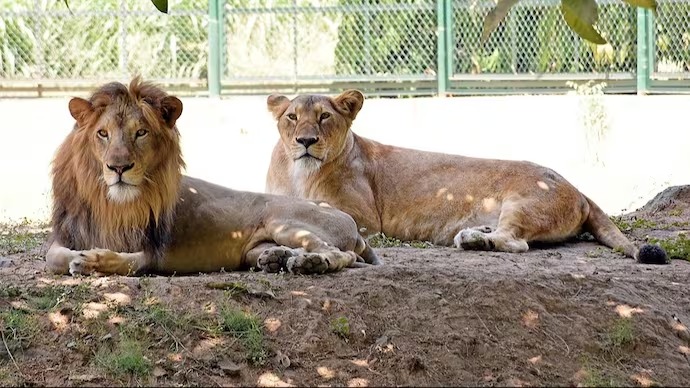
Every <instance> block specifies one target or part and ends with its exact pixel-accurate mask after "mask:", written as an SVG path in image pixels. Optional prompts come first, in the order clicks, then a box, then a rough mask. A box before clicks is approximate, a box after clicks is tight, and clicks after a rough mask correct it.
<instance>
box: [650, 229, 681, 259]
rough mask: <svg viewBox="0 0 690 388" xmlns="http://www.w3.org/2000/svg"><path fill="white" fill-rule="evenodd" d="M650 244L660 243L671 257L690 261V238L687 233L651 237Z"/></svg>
mask: <svg viewBox="0 0 690 388" xmlns="http://www.w3.org/2000/svg"><path fill="white" fill-rule="evenodd" d="M649 243H650V244H658V245H659V246H661V247H662V248H664V250H665V251H666V253H667V254H668V257H669V258H671V259H677V260H688V261H690V238H688V237H687V236H686V235H685V234H679V235H678V236H676V237H672V238H667V239H657V238H649Z"/></svg>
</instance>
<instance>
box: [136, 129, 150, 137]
mask: <svg viewBox="0 0 690 388" xmlns="http://www.w3.org/2000/svg"><path fill="white" fill-rule="evenodd" d="M147 133H149V131H147V130H145V129H140V130H138V131H137V137H142V136H146V134H147Z"/></svg>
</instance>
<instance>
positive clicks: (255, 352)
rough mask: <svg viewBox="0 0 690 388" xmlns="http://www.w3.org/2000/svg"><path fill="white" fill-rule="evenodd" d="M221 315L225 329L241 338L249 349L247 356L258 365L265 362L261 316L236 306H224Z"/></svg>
mask: <svg viewBox="0 0 690 388" xmlns="http://www.w3.org/2000/svg"><path fill="white" fill-rule="evenodd" d="M220 315H221V320H222V322H221V325H222V328H223V330H224V331H226V332H228V333H230V334H232V336H234V337H235V338H237V339H239V340H240V342H241V343H242V345H244V347H245V349H246V350H247V358H248V359H249V360H250V361H251V362H252V363H254V364H256V365H261V364H263V363H264V361H266V357H267V354H266V349H265V347H264V334H263V331H262V327H263V325H262V323H261V321H260V320H259V318H257V317H256V316H254V315H253V314H250V313H246V312H244V311H241V310H238V309H235V308H224V309H222V310H221V314H220Z"/></svg>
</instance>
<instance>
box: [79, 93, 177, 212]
mask: <svg viewBox="0 0 690 388" xmlns="http://www.w3.org/2000/svg"><path fill="white" fill-rule="evenodd" d="M104 99H105V100H108V101H99V100H98V99H96V100H95V102H94V103H90V102H89V101H86V100H84V99H80V98H75V99H72V101H70V105H69V106H70V112H71V113H72V116H74V118H76V119H77V122H78V123H79V125H80V127H81V128H80V130H81V131H84V133H83V134H82V136H86V137H88V140H87V144H88V145H89V146H90V148H91V151H92V154H93V157H94V158H95V159H96V160H97V161H98V163H99V165H100V169H101V179H102V181H103V183H104V184H105V185H106V186H107V195H108V199H109V200H111V201H114V202H117V203H128V202H131V201H134V200H136V199H137V198H138V197H139V196H140V194H141V192H142V185H143V184H144V183H145V182H146V181H147V180H148V179H149V177H150V176H152V175H154V172H155V171H156V169H158V168H160V166H161V164H162V163H164V162H165V161H166V160H167V158H168V155H169V152H167V151H166V150H167V148H168V147H169V146H170V144H171V142H175V141H176V140H175V139H174V137H175V134H174V133H173V131H174V130H173V129H172V126H173V125H174V122H175V120H176V119H177V118H178V117H179V115H180V113H181V112H182V103H181V102H180V100H179V99H177V98H176V97H173V96H166V97H164V98H162V99H161V100H160V101H154V100H151V99H148V100H147V99H140V100H136V99H121V100H119V101H112V98H110V99H109V97H108V96H105V97H104Z"/></svg>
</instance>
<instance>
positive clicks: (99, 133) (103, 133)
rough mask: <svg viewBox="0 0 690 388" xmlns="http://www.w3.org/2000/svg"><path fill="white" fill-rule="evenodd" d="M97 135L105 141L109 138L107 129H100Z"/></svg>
mask: <svg viewBox="0 0 690 388" xmlns="http://www.w3.org/2000/svg"><path fill="white" fill-rule="evenodd" d="M96 133H97V134H98V136H100V137H102V138H104V139H107V138H108V131H106V130H105V129H99V130H98V132H96Z"/></svg>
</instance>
